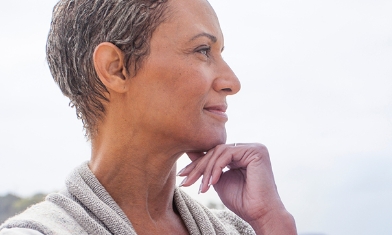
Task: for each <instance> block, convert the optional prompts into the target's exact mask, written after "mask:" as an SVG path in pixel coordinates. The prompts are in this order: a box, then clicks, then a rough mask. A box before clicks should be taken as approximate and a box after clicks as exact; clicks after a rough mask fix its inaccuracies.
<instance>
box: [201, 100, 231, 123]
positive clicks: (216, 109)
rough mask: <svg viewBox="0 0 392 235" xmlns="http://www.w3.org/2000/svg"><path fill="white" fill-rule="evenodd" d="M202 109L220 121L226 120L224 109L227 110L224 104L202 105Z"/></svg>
mask: <svg viewBox="0 0 392 235" xmlns="http://www.w3.org/2000/svg"><path fill="white" fill-rule="evenodd" d="M203 110H204V111H206V112H207V113H208V114H210V115H212V116H213V117H214V118H216V119H219V120H222V121H227V120H228V116H227V114H226V110H227V105H226V104H222V105H210V106H207V107H204V108H203Z"/></svg>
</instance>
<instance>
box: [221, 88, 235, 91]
mask: <svg viewBox="0 0 392 235" xmlns="http://www.w3.org/2000/svg"><path fill="white" fill-rule="evenodd" d="M222 91H227V92H232V91H233V90H231V88H223V89H222Z"/></svg>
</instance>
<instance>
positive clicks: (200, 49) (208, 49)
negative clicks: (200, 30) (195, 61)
mask: <svg viewBox="0 0 392 235" xmlns="http://www.w3.org/2000/svg"><path fill="white" fill-rule="evenodd" d="M195 52H197V53H200V54H202V55H203V56H205V57H207V58H209V57H210V55H211V47H210V46H200V47H198V48H196V50H195Z"/></svg>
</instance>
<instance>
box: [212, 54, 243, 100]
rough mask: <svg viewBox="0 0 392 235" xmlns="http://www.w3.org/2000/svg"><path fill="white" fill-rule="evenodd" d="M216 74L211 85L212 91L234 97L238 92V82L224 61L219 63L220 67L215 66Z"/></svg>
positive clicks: (239, 86)
mask: <svg viewBox="0 0 392 235" xmlns="http://www.w3.org/2000/svg"><path fill="white" fill-rule="evenodd" d="M216 72H217V73H216V79H215V80H214V83H213V88H214V90H216V91H217V92H218V93H224V94H226V95H234V94H236V93H237V92H239V91H240V89H241V83H240V80H239V79H238V78H237V76H236V75H235V74H234V72H233V70H231V68H230V66H229V65H228V64H227V63H226V62H225V61H223V60H222V61H221V63H220V65H219V66H217V71H216Z"/></svg>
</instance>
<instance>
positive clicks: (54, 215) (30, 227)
mask: <svg viewBox="0 0 392 235" xmlns="http://www.w3.org/2000/svg"><path fill="white" fill-rule="evenodd" d="M0 231H1V233H0V235H8V234H31V235H35V234H73V232H75V231H80V232H82V229H81V227H80V226H79V224H78V223H77V222H76V221H75V220H74V219H73V218H72V217H71V216H70V215H69V214H68V213H67V212H66V211H65V210H64V209H63V208H61V207H59V206H58V205H56V204H55V203H53V202H50V201H47V200H46V201H43V202H40V203H38V204H35V205H33V206H31V207H30V208H28V209H27V210H25V211H24V212H22V213H21V214H19V215H16V216H14V217H12V218H10V219H8V220H7V221H5V222H4V223H3V224H2V225H1V226H0ZM32 231H35V232H36V233H31V232H32ZM14 232H15V233H14ZM16 232H19V233H16ZM79 234H83V233H79Z"/></svg>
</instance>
